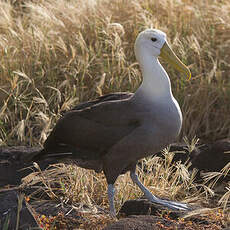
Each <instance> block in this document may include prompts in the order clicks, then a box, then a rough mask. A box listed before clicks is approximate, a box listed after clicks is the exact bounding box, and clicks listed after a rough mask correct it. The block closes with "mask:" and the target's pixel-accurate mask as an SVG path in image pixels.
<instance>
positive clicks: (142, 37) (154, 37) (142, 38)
mask: <svg viewBox="0 0 230 230" xmlns="http://www.w3.org/2000/svg"><path fill="white" fill-rule="evenodd" d="M165 42H166V34H165V33H164V32H162V31H160V30H157V29H146V30H144V31H142V32H141V33H139V35H138V36H137V39H136V42H135V54H136V57H137V59H138V57H139V53H140V51H141V50H142V51H144V52H148V53H151V56H155V57H158V56H159V55H160V53H161V48H162V47H163V45H164V43H165Z"/></svg>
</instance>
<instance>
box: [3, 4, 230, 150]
mask: <svg viewBox="0 0 230 230" xmlns="http://www.w3.org/2000/svg"><path fill="white" fill-rule="evenodd" d="M0 12H1V13H0V145H31V146H32V145H39V144H42V143H43V142H44V140H45V139H46V137H47V135H48V134H49V132H50V130H51V129H52V128H53V126H54V124H55V123H56V121H57V119H58V118H60V116H61V113H63V112H64V111H66V110H68V109H70V108H71V107H73V106H74V105H76V104H77V103H78V102H81V101H85V100H90V99H94V98H96V97H98V96H100V95H102V94H106V93H110V92H117V91H130V92H134V91H135V89H136V88H137V87H138V86H139V84H140V82H141V79H142V78H141V73H140V70H139V67H138V64H137V63H136V60H135V56H134V50H133V45H134V41H135V38H136V36H137V34H138V33H139V32H140V31H142V30H144V29H145V28H149V27H153V28H158V29H161V30H163V31H164V32H166V33H167V36H168V40H169V43H170V44H171V46H172V48H173V50H174V52H175V53H176V54H177V55H178V57H179V58H180V59H181V60H182V61H183V62H184V63H185V64H186V65H188V66H189V67H190V70H191V72H192V79H191V80H190V81H187V80H186V79H185V78H184V76H182V75H181V76H180V75H179V74H178V72H175V71H174V70H173V69H172V68H171V67H170V66H167V64H164V63H163V65H164V66H165V68H166V70H167V72H168V73H169V75H170V78H171V81H172V87H173V93H174V95H175V97H176V98H177V100H178V102H179V104H180V106H181V108H182V111H183V115H184V124H183V130H182V133H181V136H180V140H181V139H182V137H184V136H187V137H188V138H192V137H194V136H195V135H196V136H197V137H199V138H200V139H201V140H202V141H213V140H216V139H220V138H224V137H229V136H230V129H229V127H230V116H229V114H230V76H229V75H230V62H229V60H230V24H229V22H230V2H229V0H218V1H214V0H200V1H198V0H161V1H158V0H115V1H110V0H87V1H85V0H78V1H76V0H36V1H35V0H30V1H28V0H26V1H23V0H15V1H13V0H12V1H3V0H1V1H0Z"/></svg>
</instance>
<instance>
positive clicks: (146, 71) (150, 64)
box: [135, 52, 172, 101]
mask: <svg viewBox="0 0 230 230" xmlns="http://www.w3.org/2000/svg"><path fill="white" fill-rule="evenodd" d="M138 61H139V64H140V68H141V72H142V76H143V81H142V84H141V85H140V87H139V88H138V90H137V91H136V93H135V97H136V98H138V97H145V98H146V99H149V100H151V101H155V100H159V99H160V98H161V99H163V98H169V97H170V98H171V97H172V91H171V83H170V80H169V77H168V74H167V73H166V71H165V70H164V68H163V67H162V65H161V64H160V62H159V61H158V59H157V58H156V57H153V56H150V55H148V53H147V52H146V53H145V54H144V55H141V56H140V58H138Z"/></svg>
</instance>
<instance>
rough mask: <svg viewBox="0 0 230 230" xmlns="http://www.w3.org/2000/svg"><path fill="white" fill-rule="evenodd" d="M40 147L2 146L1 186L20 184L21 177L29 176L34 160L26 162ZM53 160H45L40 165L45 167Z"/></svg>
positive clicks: (0, 151)
mask: <svg viewBox="0 0 230 230" xmlns="http://www.w3.org/2000/svg"><path fill="white" fill-rule="evenodd" d="M40 150H41V148H40V147H26V146H13V147H5V146H2V147H0V187H2V186H5V185H18V184H20V183H21V179H22V178H23V177H25V176H27V175H28V174H29V173H31V172H32V170H31V169H30V168H29V167H31V166H32V162H28V163H27V162H26V159H27V158H28V156H30V155H32V154H35V153H37V152H38V151H40ZM50 163H53V162H51V161H43V162H41V164H39V166H40V167H41V169H45V168H46V167H47V166H48V165H49V164H50Z"/></svg>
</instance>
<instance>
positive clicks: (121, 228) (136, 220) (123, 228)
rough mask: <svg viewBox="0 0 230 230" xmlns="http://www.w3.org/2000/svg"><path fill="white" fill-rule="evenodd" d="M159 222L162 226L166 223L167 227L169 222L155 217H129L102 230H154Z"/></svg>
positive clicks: (157, 227)
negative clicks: (162, 223)
mask: <svg viewBox="0 0 230 230" xmlns="http://www.w3.org/2000/svg"><path fill="white" fill-rule="evenodd" d="M161 222H164V224H166V222H168V225H170V222H169V221H167V220H164V219H163V218H160V217H156V216H130V217H128V218H124V219H121V220H119V221H117V222H115V223H113V224H110V225H108V226H107V227H105V228H104V229H103V230H133V229H135V230H149V229H152V230H154V229H159V226H156V224H160V223H161ZM171 227H172V225H171Z"/></svg>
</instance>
